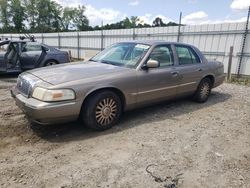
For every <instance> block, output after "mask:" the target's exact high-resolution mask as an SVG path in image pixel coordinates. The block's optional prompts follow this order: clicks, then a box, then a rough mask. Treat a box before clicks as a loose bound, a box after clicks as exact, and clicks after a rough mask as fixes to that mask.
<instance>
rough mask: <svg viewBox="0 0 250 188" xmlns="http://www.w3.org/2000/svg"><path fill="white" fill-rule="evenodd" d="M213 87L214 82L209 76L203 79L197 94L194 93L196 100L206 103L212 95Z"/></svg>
mask: <svg viewBox="0 0 250 188" xmlns="http://www.w3.org/2000/svg"><path fill="white" fill-rule="evenodd" d="M211 89H212V83H211V80H210V79H209V78H204V79H202V80H201V82H200V84H199V86H198V88H197V90H196V92H195V94H194V98H193V99H194V101H196V102H199V103H204V102H206V101H207V99H208V97H209V96H210V93H211Z"/></svg>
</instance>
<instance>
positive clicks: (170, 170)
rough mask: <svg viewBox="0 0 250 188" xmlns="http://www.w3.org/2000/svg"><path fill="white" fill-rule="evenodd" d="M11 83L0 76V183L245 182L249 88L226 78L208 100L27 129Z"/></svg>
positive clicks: (249, 161) (249, 164)
mask: <svg viewBox="0 0 250 188" xmlns="http://www.w3.org/2000/svg"><path fill="white" fill-rule="evenodd" d="M14 84H15V77H14V78H13V77H11V76H7V77H1V78H0V105H1V108H0V187H38V188H39V187H65V188H66V187H114V188H117V187H122V188H124V187H128V188H129V187H131V188H134V187H143V188H145V187H164V186H167V185H169V184H171V182H172V183H173V181H174V180H173V179H175V178H174V177H177V178H176V179H178V180H179V181H178V185H177V187H182V188H183V187H185V188H189V187H190V188H195V187H197V188H201V187H209V188H211V187H225V188H229V187H243V188H247V187H250V87H245V86H239V85H233V84H223V85H222V86H220V87H218V88H216V89H214V90H213V92H212V94H211V97H210V99H209V100H208V101H207V103H205V104H197V103H194V102H192V101H190V100H188V99H182V100H178V101H174V102H168V103H165V104H161V105H155V106H151V107H147V108H143V109H139V110H136V111H131V112H128V113H125V114H124V115H123V117H122V120H121V122H120V124H119V125H117V126H115V127H113V128H112V129H110V130H107V131H104V132H93V131H91V130H89V129H86V128H84V127H83V126H81V124H80V123H77V122H74V123H69V124H65V125H55V126H47V127H35V128H31V127H30V126H29V123H28V122H27V120H26V119H25V116H24V115H23V113H22V112H21V111H20V110H19V109H18V108H17V107H16V105H15V104H14V101H13V100H12V99H11V96H10V93H9V88H10V87H11V86H13V85H14ZM151 164H152V165H151ZM148 165H150V166H149V168H148V171H149V172H150V173H152V175H153V176H156V177H159V178H161V179H165V180H164V181H163V182H161V181H160V179H159V178H158V179H157V178H156V181H155V179H154V178H153V177H152V176H151V175H150V173H148V172H146V167H147V166H148ZM179 174H181V175H180V176H177V175H179Z"/></svg>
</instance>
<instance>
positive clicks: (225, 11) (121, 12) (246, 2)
mask: <svg viewBox="0 0 250 188" xmlns="http://www.w3.org/2000/svg"><path fill="white" fill-rule="evenodd" d="M54 1H56V2H58V3H59V4H61V5H62V6H64V7H65V6H70V7H76V6H78V5H84V6H85V7H86V15H87V17H88V18H89V21H90V25H91V26H95V25H101V23H102V21H103V23H104V24H107V23H115V22H117V21H120V20H122V19H124V18H125V17H131V16H138V17H139V18H140V23H148V24H152V22H153V20H154V18H156V17H161V18H162V19H163V21H164V22H166V23H168V22H169V21H174V22H177V23H178V20H179V14H180V12H182V23H183V24H192V25H193V24H210V23H223V22H242V21H246V17H247V11H248V7H249V6H250V0H54Z"/></svg>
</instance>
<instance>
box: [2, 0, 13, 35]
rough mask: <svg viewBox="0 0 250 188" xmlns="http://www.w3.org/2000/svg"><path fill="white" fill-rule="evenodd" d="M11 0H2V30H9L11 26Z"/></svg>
mask: <svg viewBox="0 0 250 188" xmlns="http://www.w3.org/2000/svg"><path fill="white" fill-rule="evenodd" d="M9 7H10V4H9V0H0V20H1V23H2V25H3V28H2V30H3V31H8V28H9V26H10V24H9V23H10V16H11V15H10V11H9Z"/></svg>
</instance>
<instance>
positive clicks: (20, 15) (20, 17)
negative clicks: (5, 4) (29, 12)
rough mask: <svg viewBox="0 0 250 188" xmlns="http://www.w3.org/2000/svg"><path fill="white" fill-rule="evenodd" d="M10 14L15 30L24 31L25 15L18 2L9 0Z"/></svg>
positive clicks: (18, 0) (17, 0)
mask: <svg viewBox="0 0 250 188" xmlns="http://www.w3.org/2000/svg"><path fill="white" fill-rule="evenodd" d="M10 12H11V17H12V21H13V24H14V28H15V30H16V31H17V32H22V31H23V29H24V23H23V22H24V20H25V14H24V7H23V6H22V5H21V1H20V0H11V4H10Z"/></svg>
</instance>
